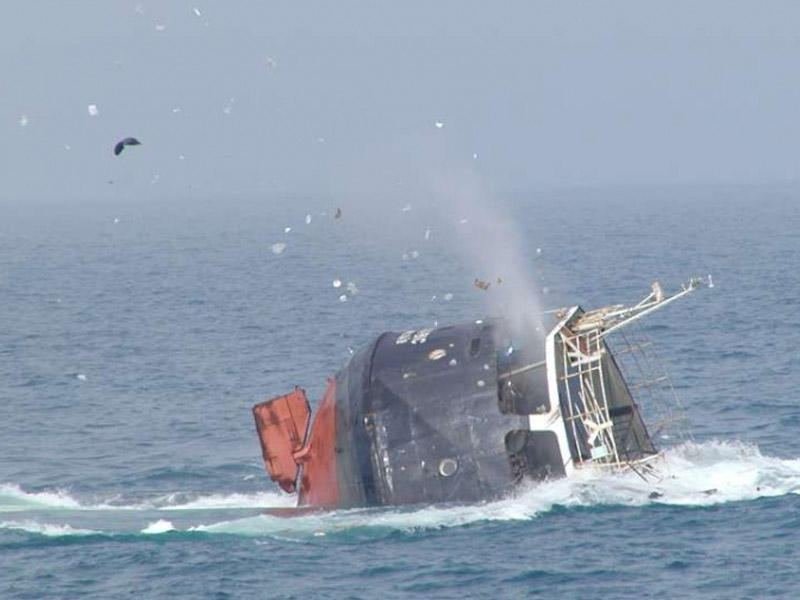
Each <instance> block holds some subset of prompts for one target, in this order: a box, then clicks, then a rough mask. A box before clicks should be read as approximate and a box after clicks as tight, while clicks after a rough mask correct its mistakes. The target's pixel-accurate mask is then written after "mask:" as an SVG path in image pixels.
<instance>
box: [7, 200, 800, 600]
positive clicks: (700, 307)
mask: <svg viewBox="0 0 800 600" xmlns="http://www.w3.org/2000/svg"><path fill="white" fill-rule="evenodd" d="M798 200H800V189H798V188H793V187H777V186H772V187H767V186H749V187H671V188H645V187H642V188H619V189H612V188H608V189H602V190H590V189H587V190H570V191H550V192H546V191H539V192H532V193H529V194H523V193H520V194H515V195H511V196H507V197H503V198H499V199H487V200H485V201H483V202H485V206H486V207H489V209H490V210H489V213H488V214H489V215H491V212H492V210H496V211H498V212H500V211H502V212H503V215H504V217H506V218H510V220H511V221H512V222H513V223H514V226H515V228H516V230H517V234H518V237H519V239H520V240H521V241H522V244H521V247H520V250H519V252H518V255H519V256H518V257H517V258H518V259H519V264H522V265H524V266H525V269H526V270H527V272H526V273H525V275H526V277H529V278H530V281H531V282H532V285H533V286H534V287H535V288H536V289H537V290H538V291H539V292H540V300H539V303H540V306H539V307H538V308H544V309H546V308H552V307H557V306H562V305H567V304H581V305H583V306H584V307H596V306H600V305H604V304H609V303H616V302H635V301H638V300H639V299H640V298H641V297H642V296H644V295H645V294H646V293H647V292H648V290H649V285H650V283H651V281H652V280H654V279H658V280H660V281H661V282H662V284H663V285H664V287H665V288H666V289H673V288H676V287H677V286H678V285H679V284H680V283H681V282H682V281H685V280H686V279H687V278H688V277H690V276H693V275H703V276H704V275H707V274H708V273H711V274H713V278H714V283H715V286H714V288H713V289H708V290H699V291H697V292H696V293H695V294H692V295H691V296H690V297H688V298H686V299H684V300H682V301H679V302H678V303H676V304H674V305H672V306H670V307H668V308H666V309H665V310H664V311H662V312H661V313H659V314H656V315H653V317H652V318H651V319H650V320H649V321H648V324H647V328H649V333H650V335H651V336H652V337H653V338H654V341H655V342H656V343H657V345H658V350H659V355H660V356H661V358H662V360H663V363H664V366H665V367H666V369H667V370H668V371H669V373H670V374H671V376H672V380H673V383H674V384H675V387H676V390H677V392H678V394H679V396H680V398H681V399H682V401H683V403H684V405H685V407H686V413H687V416H688V418H689V420H690V422H691V424H692V432H693V438H692V440H691V441H683V442H680V443H678V442H676V443H675V444H674V445H672V446H667V449H666V452H665V458H664V461H663V463H662V464H661V465H660V467H659V469H660V473H661V475H662V479H661V480H660V481H659V482H656V483H653V482H645V481H643V480H641V479H640V478H639V477H637V476H636V475H635V474H632V473H625V474H618V475H602V476H601V475H598V474H590V473H585V474H582V475H581V476H579V477H577V478H575V479H571V480H568V481H567V480H560V481H553V482H548V483H543V484H540V485H537V486H531V487H528V488H525V489H522V490H520V491H519V493H518V494H517V495H515V496H514V497H509V498H504V499H502V500H499V501H495V502H488V503H484V504H479V505H471V506H425V507H412V508H402V509H401V508H397V509H382V510H349V511H336V512H333V513H329V514H313V515H308V516H303V517H296V518H279V517H274V516H269V515H266V514H263V512H262V509H263V508H265V507H275V506H291V505H293V499H292V498H291V497H289V496H287V495H284V494H281V493H279V492H278V490H277V488H276V487H274V486H273V485H272V484H271V482H270V481H269V480H268V478H267V476H266V475H265V473H264V469H263V465H262V463H261V457H260V450H259V447H258V442H257V439H256V436H255V432H254V427H253V423H252V416H251V414H250V407H251V405H252V404H254V403H255V402H256V401H259V400H261V399H263V398H265V397H267V396H269V395H273V394H277V393H281V392H284V391H287V390H289V389H291V387H292V386H293V385H295V384H300V385H303V386H305V387H306V388H307V390H308V391H309V395H310V397H311V398H313V399H314V400H313V401H312V404H313V403H314V402H315V401H316V399H318V398H319V397H320V394H321V392H322V390H323V387H324V382H325V378H326V377H327V376H328V375H330V374H332V373H333V372H334V371H335V370H336V369H337V368H338V367H340V366H341V365H342V364H343V363H344V362H345V361H346V360H347V358H348V356H349V353H350V350H349V349H352V348H356V347H358V346H359V345H361V344H364V343H366V342H368V341H369V340H370V339H371V338H372V337H373V336H374V335H376V334H377V333H379V332H381V331H384V330H387V329H395V328H397V329H407V328H410V327H419V326H426V325H431V324H433V323H434V322H438V323H440V324H445V323H449V322H457V321H460V320H463V319H475V318H479V317H482V316H485V315H486V314H487V311H488V310H489V309H488V308H487V304H486V298H487V294H489V293H493V292H492V290H491V289H490V290H489V291H488V292H483V291H481V290H478V289H476V288H475V287H474V286H473V285H472V282H473V280H474V278H475V277H481V278H489V279H493V278H495V277H499V276H504V277H513V276H516V275H518V274H514V275H509V274H508V273H506V272H504V265H502V264H496V265H494V266H493V267H491V268H490V267H487V265H493V263H492V261H491V260H483V261H478V262H476V256H479V255H480V254H481V253H486V254H487V255H489V256H490V257H491V256H492V252H493V250H494V249H496V247H497V246H498V245H502V244H503V243H504V242H503V237H502V236H498V237H494V238H493V237H485V236H483V235H480V234H477V233H476V235H475V236H474V237H475V239H474V244H473V245H472V247H471V248H469V251H467V252H465V251H464V248H463V244H462V245H461V246H459V245H457V244H453V243H452V240H453V239H454V238H453V236H452V235H451V234H452V232H451V231H450V230H451V229H452V230H458V229H459V228H461V231H462V232H467V233H469V231H470V228H471V227H473V226H475V223H474V222H472V221H470V220H469V219H467V221H466V222H462V221H463V220H464V219H465V217H463V216H462V215H461V213H460V212H459V203H458V202H457V201H456V202H450V203H448V204H447V206H448V207H449V208H447V210H431V206H430V205H424V206H422V207H418V206H417V204H418V203H417V199H416V198H399V199H383V198H374V199H372V200H371V201H369V202H365V201H364V200H359V201H353V200H351V199H348V198H319V197H302V196H294V197H284V196H274V197H256V196H247V197H230V198H210V199H203V200H198V199H195V198H191V197H187V198H178V199H169V198H167V199H161V200H158V201H156V200H154V199H146V200H141V199H132V198H118V197H110V198H108V199H104V200H102V201H88V200H87V201H82V202H66V201H59V200H58V198H57V197H56V196H54V197H53V198H52V199H48V200H42V201H40V202H37V203H33V204H26V205H20V204H19V203H14V202H9V203H7V204H6V205H3V206H1V207H0V212H1V213H2V217H3V218H2V219H0V597H1V598H37V599H38V598H77V597H81V598H111V597H113V598H127V597H137V598H140V597H145V598H150V597H166V596H169V597H191V598H240V597H242V598H243V597H257V598H262V597H268V598H300V597H306V598H307V597H314V598H400V597H426V598H427V597H435V598H465V597H477V598H483V597H502V598H506V597H507V598H516V597H543V598H552V597H565V598H583V597H608V598H622V597H636V598H642V597H644V598H677V597H680V598H765V597H784V598H796V597H798V596H800V575H798V574H799V573H800V568H799V567H800V544H798V542H797V540H798V536H800V517H799V516H798V515H799V514H800V496H798V491H800V437H798V436H797V431H798V426H800V410H799V409H798V398H799V395H798V392H797V388H798V384H800V375H798V373H799V372H800V351H798V341H800V336H799V335H798V333H797V332H798V331H800V311H798V308H800V300H799V298H800V278H799V277H798V276H797V265H798V264H800V202H798ZM407 205H410V206H407ZM339 206H341V207H342V209H343V213H342V218H341V219H334V218H332V215H333V214H334V210H335V209H336V207H339ZM440 208H441V207H440ZM404 209H405V210H404ZM484 214H485V213H484ZM307 215H310V219H309V218H308V217H307ZM308 221H310V222H308ZM483 225H485V224H483ZM289 227H290V228H291V231H288V232H286V231H285V228H289ZM426 231H430V233H428V234H426ZM463 237H464V236H462V239H463ZM466 238H467V239H470V237H469V235H467V236H466ZM275 244H285V248H283V250H282V252H280V253H276V252H275V251H273V247H274V245H275ZM281 248H282V247H281V246H277V247H275V250H281ZM537 249H538V251H537ZM478 264H479V266H478ZM492 269H494V270H492ZM334 280H340V281H341V282H342V285H341V286H340V287H334V285H333V282H334ZM350 282H352V283H353V284H354V285H355V288H357V293H353V292H354V288H353V287H352V286H351V287H350V289H349V290H348V287H347V284H348V283H350ZM342 295H343V297H344V298H345V301H342V300H341V299H340V296H342ZM664 443H666V444H669V443H671V442H669V441H666V442H664ZM711 489H714V490H716V491H715V492H714V493H709V492H708V491H709V490H711ZM654 490H656V491H658V492H659V493H660V494H661V495H660V496H658V497H656V498H653V497H651V492H652V491H654Z"/></svg>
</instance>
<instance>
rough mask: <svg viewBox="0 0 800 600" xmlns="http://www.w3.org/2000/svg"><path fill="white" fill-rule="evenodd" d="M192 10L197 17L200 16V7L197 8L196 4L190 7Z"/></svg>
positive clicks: (201, 14)
mask: <svg viewBox="0 0 800 600" xmlns="http://www.w3.org/2000/svg"><path fill="white" fill-rule="evenodd" d="M192 12H193V13H194V14H196V15H197V16H198V17H202V16H203V13H201V12H200V9H199V8H197V7H196V6H195V7H194V8H193V9H192Z"/></svg>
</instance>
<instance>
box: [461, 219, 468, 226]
mask: <svg viewBox="0 0 800 600" xmlns="http://www.w3.org/2000/svg"><path fill="white" fill-rule="evenodd" d="M467 223H469V219H461V220H460V221H459V224H460V225H466V224H467Z"/></svg>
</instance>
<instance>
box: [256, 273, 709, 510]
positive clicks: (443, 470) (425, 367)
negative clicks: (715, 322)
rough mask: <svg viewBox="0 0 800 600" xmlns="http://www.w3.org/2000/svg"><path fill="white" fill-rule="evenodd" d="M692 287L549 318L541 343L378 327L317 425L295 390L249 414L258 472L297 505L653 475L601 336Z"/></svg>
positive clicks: (480, 332)
mask: <svg viewBox="0 0 800 600" xmlns="http://www.w3.org/2000/svg"><path fill="white" fill-rule="evenodd" d="M700 283H703V282H701V280H698V279H693V280H691V281H690V282H689V283H688V285H685V286H684V287H683V288H682V290H681V291H680V292H678V293H676V294H674V295H673V296H669V297H666V296H663V295H662V296H660V297H656V294H655V292H651V293H650V295H649V296H647V297H646V298H645V299H644V300H642V301H641V302H639V303H638V304H636V305H633V306H630V307H627V308H624V307H623V306H622V305H613V306H610V307H605V308H602V309H598V310H595V311H589V312H585V311H584V310H583V309H581V308H580V307H579V306H573V307H570V308H564V309H561V310H560V311H558V312H552V311H551V312H548V313H546V314H544V315H542V319H543V320H544V323H543V325H544V327H545V331H546V332H547V333H546V334H545V335H544V336H542V335H540V334H539V333H534V332H530V334H525V333H524V332H520V331H517V330H515V329H516V328H514V327H512V325H511V323H510V322H507V321H505V320H502V319H492V320H478V321H474V322H469V323H462V324H459V325H453V326H448V327H438V328H430V329H419V330H408V331H403V332H397V331H395V332H387V333H384V334H382V335H380V336H378V337H377V338H376V339H374V340H373V341H372V342H371V343H370V344H368V345H367V346H366V347H364V348H363V349H362V350H361V351H359V352H356V353H355V354H354V355H353V356H352V357H351V359H350V362H349V363H348V364H347V365H346V366H345V367H344V368H343V369H342V370H340V371H339V372H338V373H337V374H336V375H335V377H333V378H331V379H329V380H328V387H327V390H326V391H325V393H324V395H323V397H322V401H321V402H320V403H319V405H318V406H317V408H316V411H315V413H316V414H315V415H314V416H313V418H312V415H311V407H310V405H309V402H308V398H307V397H306V394H305V391H304V390H303V389H302V388H299V387H296V388H295V389H294V390H293V391H292V392H290V393H288V394H285V395H283V396H278V397H276V398H273V399H271V400H268V401H266V402H262V403H259V404H257V405H256V406H254V407H253V415H254V417H255V421H256V430H257V432H258V437H259V440H260V442H261V450H262V455H263V457H264V463H265V466H266V469H267V472H268V473H269V475H270V478H271V479H272V480H273V481H275V482H276V483H278V485H279V486H280V487H281V488H282V489H283V490H284V491H285V492H288V493H295V492H296V493H297V494H298V506H299V507H301V509H302V510H313V509H333V508H352V507H362V506H386V505H402V504H414V503H434V502H450V503H452V502H481V501H485V500H489V499H492V498H497V497H499V496H503V495H505V494H506V493H508V492H509V491H511V490H512V489H513V488H515V487H516V486H518V485H519V484H521V483H523V482H525V481H529V482H530V481H542V480H547V479H553V478H557V477H569V476H571V475H572V474H574V473H576V472H577V471H579V470H581V469H608V470H610V471H616V470H625V469H630V470H633V471H634V472H636V473H637V474H639V475H640V476H641V477H643V478H647V477H649V476H651V475H653V476H654V477H657V472H655V471H653V469H654V467H653V466H652V465H651V464H650V461H652V460H655V459H656V458H657V456H658V455H659V450H658V449H657V448H656V447H655V445H654V443H653V440H652V439H651V437H650V434H649V433H648V430H647V426H646V425H645V422H644V420H643V418H642V414H641V412H640V410H639V404H638V403H637V402H636V399H635V398H634V397H633V396H632V393H631V390H634V389H639V388H638V387H634V386H630V385H629V383H628V381H626V379H625V378H624V377H623V374H622V371H621V370H620V367H619V365H618V363H617V361H616V358H615V356H614V355H613V354H612V351H611V348H610V346H609V345H607V343H606V335H608V334H610V333H612V332H614V331H616V330H618V329H619V328H621V327H623V326H625V325H627V324H628V323H630V322H632V321H636V320H637V319H638V318H639V317H641V316H643V315H645V314H648V313H650V312H652V311H654V310H656V309H658V308H661V307H662V306H664V305H666V304H668V303H670V302H672V301H673V300H675V299H677V298H679V297H681V296H684V295H686V294H688V293H689V292H691V291H692V290H694V289H696V288H697V287H698V286H699V284H700ZM616 342H617V343H624V340H622V339H619V338H617V340H616ZM621 350H622V352H623V354H626V353H629V352H635V351H636V350H635V348H634V347H633V346H630V345H629V346H628V347H627V348H626V347H624V346H622V347H621ZM637 381H638V384H637V385H641V386H647V385H650V386H651V387H653V386H656V385H658V386H661V385H662V384H661V383H657V382H661V381H663V379H662V378H661V377H656V378H654V379H653V378H649V377H648V379H639V380H637ZM651 391H653V390H652V389H651ZM653 401H655V402H657V399H656V398H655V397H654V398H653V399H651V402H653ZM673 418H674V417H673ZM653 425H655V426H656V427H657V428H658V429H657V430H658V431H661V429H660V427H661V426H662V425H663V423H658V422H656V423H653ZM651 498H652V496H651ZM293 514H297V513H293Z"/></svg>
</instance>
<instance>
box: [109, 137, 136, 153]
mask: <svg viewBox="0 0 800 600" xmlns="http://www.w3.org/2000/svg"><path fill="white" fill-rule="evenodd" d="M141 144H142V142H140V141H139V140H137V139H136V138H134V137H126V138H125V139H124V140H120V141H118V142H117V145H116V146H114V156H119V155H120V153H122V151H123V150H124V148H125V146H141Z"/></svg>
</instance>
